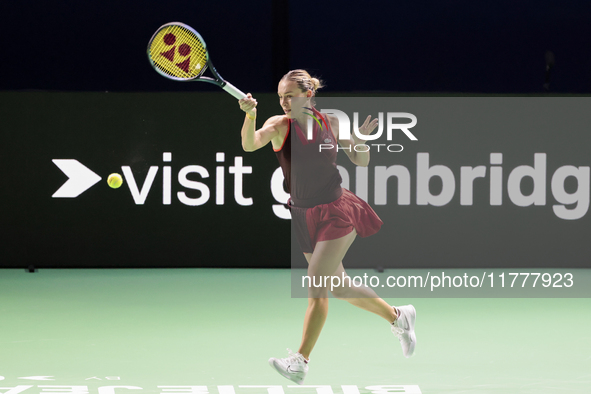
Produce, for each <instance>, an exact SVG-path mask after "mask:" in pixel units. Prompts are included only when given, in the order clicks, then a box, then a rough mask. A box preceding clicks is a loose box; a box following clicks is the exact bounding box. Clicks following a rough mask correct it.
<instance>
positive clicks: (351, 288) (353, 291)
mask: <svg viewBox="0 0 591 394" xmlns="http://www.w3.org/2000/svg"><path fill="white" fill-rule="evenodd" d="M334 275H335V276H338V277H339V278H341V285H340V286H338V287H335V288H334V289H333V290H332V295H334V296H335V297H336V298H339V299H342V300H345V301H347V302H348V303H350V304H352V305H355V306H356V307H358V308H361V309H365V310H366V311H368V312H372V313H375V314H376V315H378V316H381V317H382V318H384V319H386V320H387V321H388V323H392V322H394V320H396V318H397V317H398V315H397V313H396V310H395V309H394V308H393V307H392V306H391V305H390V304H388V303H387V302H386V301H384V300H383V299H381V298H380V297H378V295H377V294H376V292H375V291H374V290H373V289H372V288H371V287H367V286H365V285H361V286H359V287H357V286H355V285H353V282H352V279H351V278H349V276H348V275H347V273H346V272H345V269H344V268H343V263H342V262H341V264H339V266H338V268H337V270H336V272H335V273H334ZM342 278H348V279H345V280H342Z"/></svg>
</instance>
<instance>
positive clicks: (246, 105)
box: [238, 93, 257, 118]
mask: <svg viewBox="0 0 591 394" xmlns="http://www.w3.org/2000/svg"><path fill="white" fill-rule="evenodd" d="M238 103H239V104H240V109H241V110H243V111H244V112H246V114H247V115H249V117H250V118H254V117H256V114H257V110H256V106H257V101H256V99H255V98H253V97H252V94H250V93H248V94H247V95H246V97H245V98H243V99H241V100H240V101H239V102H238Z"/></svg>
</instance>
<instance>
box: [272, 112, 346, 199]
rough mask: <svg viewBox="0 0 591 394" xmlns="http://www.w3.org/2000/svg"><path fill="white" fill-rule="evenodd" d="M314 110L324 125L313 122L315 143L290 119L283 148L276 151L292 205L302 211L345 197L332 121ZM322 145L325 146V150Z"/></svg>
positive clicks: (313, 139)
mask: <svg viewBox="0 0 591 394" xmlns="http://www.w3.org/2000/svg"><path fill="white" fill-rule="evenodd" d="M312 110H313V112H314V116H316V118H318V119H319V120H320V123H321V125H322V127H320V126H319V125H318V123H317V122H316V121H313V122H312V123H313V125H314V129H313V133H312V134H313V138H312V140H308V138H307V133H306V132H305V131H304V130H302V129H301V128H300V126H299V124H298V123H297V122H296V121H295V120H293V119H288V121H289V125H288V130H287V133H286V135H285V139H284V141H283V146H282V147H281V148H280V149H279V150H275V149H273V150H274V151H275V154H276V155H277V159H278V160H279V165H280V166H281V169H282V170H283V177H284V178H285V183H286V186H287V191H288V193H290V194H291V201H290V205H293V206H296V207H302V208H312V207H315V206H317V205H321V204H329V203H331V202H333V201H335V200H337V199H338V198H339V197H340V196H341V195H342V194H343V189H342V188H341V182H342V178H341V175H340V173H339V170H338V169H337V165H336V159H337V146H338V145H337V140H336V138H335V137H334V135H333V132H332V129H331V127H330V123H329V122H328V118H327V117H326V116H325V115H322V114H321V113H320V112H318V111H317V110H316V109H314V108H313V109H312ZM320 144H323V146H322V151H321V150H320ZM330 145H332V147H331V146H330ZM329 148H330V149H329Z"/></svg>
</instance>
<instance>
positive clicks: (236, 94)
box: [222, 82, 246, 100]
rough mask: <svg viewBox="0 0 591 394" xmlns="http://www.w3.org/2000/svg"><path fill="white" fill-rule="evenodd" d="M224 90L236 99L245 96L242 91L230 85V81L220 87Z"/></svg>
mask: <svg viewBox="0 0 591 394" xmlns="http://www.w3.org/2000/svg"><path fill="white" fill-rule="evenodd" d="M222 89H224V90H225V91H226V92H228V93H230V94H231V95H232V96H234V97H236V98H237V99H238V100H240V99H243V98H245V97H246V95H245V94H244V93H242V91H241V90H240V89H238V88H237V87H236V86H234V85H232V84H231V83H230V82H226V84H225V85H224V86H223V87H222Z"/></svg>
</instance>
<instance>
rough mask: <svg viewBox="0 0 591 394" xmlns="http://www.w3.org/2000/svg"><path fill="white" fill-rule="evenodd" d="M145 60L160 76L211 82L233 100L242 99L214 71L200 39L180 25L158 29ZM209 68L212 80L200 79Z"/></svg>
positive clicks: (230, 85) (174, 24) (229, 84)
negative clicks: (147, 60)
mask: <svg viewBox="0 0 591 394" xmlns="http://www.w3.org/2000/svg"><path fill="white" fill-rule="evenodd" d="M148 59H149V60H150V64H151V65H152V67H154V70H156V71H157V72H158V73H159V74H160V75H162V76H163V77H166V78H168V79H172V80H174V81H202V82H209V83H213V84H214V85H217V86H219V87H221V88H222V89H224V90H225V91H226V92H228V93H230V94H231V95H232V96H234V97H236V98H237V99H239V100H240V99H242V98H244V97H246V94H244V93H242V92H241V91H240V90H239V89H237V88H236V87H235V86H234V85H232V84H231V83H229V82H228V81H225V80H224V79H223V78H222V77H221V76H220V74H218V72H217V71H216V70H215V67H214V66H213V64H212V63H211V59H210V58H209V52H208V51H207V47H206V45H205V41H203V38H202V37H201V36H200V35H199V33H197V32H196V31H195V30H194V29H193V28H191V27H190V26H187V25H185V24H183V23H180V22H171V23H167V24H165V25H163V26H160V28H158V30H156V33H154V35H153V36H152V38H151V39H150V42H149V43H148ZM208 67H209V69H210V70H211V73H212V74H213V75H214V77H215V78H209V77H203V76H202V75H203V73H204V72H205V70H206V69H207V68H208Z"/></svg>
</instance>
